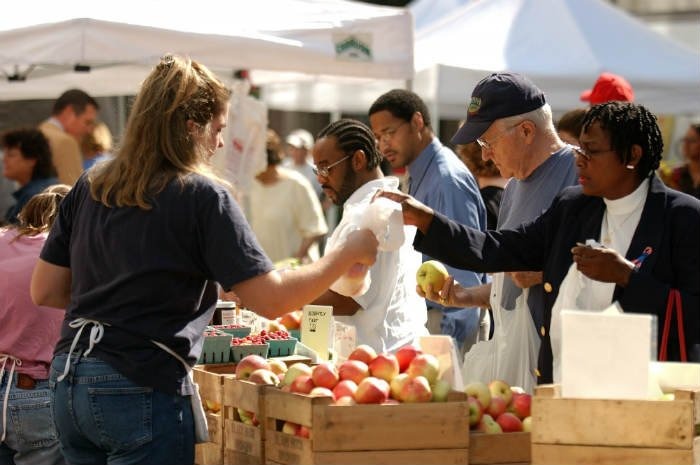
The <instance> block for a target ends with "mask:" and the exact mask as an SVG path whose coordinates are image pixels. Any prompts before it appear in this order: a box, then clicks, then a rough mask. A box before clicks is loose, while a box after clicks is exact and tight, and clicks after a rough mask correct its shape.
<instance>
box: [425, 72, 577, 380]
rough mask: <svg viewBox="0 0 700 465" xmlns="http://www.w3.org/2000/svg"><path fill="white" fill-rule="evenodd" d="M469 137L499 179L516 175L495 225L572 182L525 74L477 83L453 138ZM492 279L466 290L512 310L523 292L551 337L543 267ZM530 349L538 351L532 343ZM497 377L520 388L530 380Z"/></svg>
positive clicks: (568, 155) (543, 203) (530, 213)
mask: <svg viewBox="0 0 700 465" xmlns="http://www.w3.org/2000/svg"><path fill="white" fill-rule="evenodd" d="M473 141H476V142H477V143H478V144H479V145H480V146H481V156H482V158H483V159H484V160H489V159H490V160H493V162H494V163H495V164H496V166H497V167H498V169H499V170H500V172H501V175H502V176H503V177H505V178H509V177H512V178H513V179H511V180H510V181H509V182H508V184H507V185H506V188H505V191H504V193H503V199H502V202H501V208H500V211H499V217H498V229H512V228H515V227H517V226H519V225H520V224H522V223H525V222H529V221H531V220H533V219H535V218H537V217H538V216H539V215H540V214H541V213H542V212H543V211H544V210H545V209H547V208H548V207H549V205H550V204H551V202H552V200H553V199H554V196H555V195H556V194H558V193H559V191H561V190H562V189H563V188H564V187H567V186H571V185H575V184H576V183H577V179H578V178H577V174H576V167H575V155H574V152H573V149H572V147H571V146H569V145H566V144H565V143H564V142H562V141H561V139H559V136H558V135H557V131H556V129H555V128H554V124H553V123H552V110H551V108H550V106H549V104H548V103H547V102H546V99H545V95H544V93H543V92H542V91H541V90H540V89H539V88H538V87H537V86H536V85H535V84H533V83H532V82H531V81H530V80H529V79H528V78H527V77H525V76H522V75H519V74H515V73H493V74H491V75H489V76H487V77H485V78H484V79H482V80H481V81H480V82H479V83H478V84H477V85H476V87H474V90H473V91H472V95H471V99H470V100H469V103H468V107H467V119H466V122H465V123H464V124H463V125H462V127H461V128H460V129H459V130H458V131H457V133H456V134H455V135H454V137H453V138H452V142H453V143H455V144H465V143H468V142H473ZM493 283H495V285H494V286H493V290H492V289H491V287H492V285H491V284H486V285H484V286H478V287H472V288H470V291H471V294H472V297H473V299H474V301H473V302H472V303H471V304H472V305H479V306H489V305H490V306H491V308H493V309H494V310H495V309H496V308H495V307H496V306H498V307H499V310H500V311H501V312H503V311H510V310H515V309H516V300H517V298H518V297H519V296H521V295H522V293H523V292H524V291H523V289H527V298H526V299H520V301H521V302H522V301H525V302H527V305H528V308H529V310H530V313H531V315H532V319H533V323H534V328H537V332H538V333H539V335H540V337H541V338H547V337H548V336H549V335H548V328H549V322H548V321H546V320H547V318H546V317H545V315H544V293H548V292H551V291H552V286H551V285H549V284H548V283H546V282H545V283H543V279H542V273H541V272H515V273H506V274H504V275H502V276H498V277H496V276H494V280H493ZM498 283H500V285H498ZM492 291H493V292H492ZM435 297H436V296H435ZM546 346H547V347H548V346H549V344H546ZM522 349H523V351H525V350H526V348H525V347H523V348H522ZM531 353H537V350H536V348H535V349H533V350H532V351H531ZM531 365H532V368H533V374H532V380H531V381H534V374H535V373H537V372H536V371H535V368H536V361H535V360H531ZM499 375H501V376H502V377H503V378H506V379H505V380H506V381H508V382H510V383H513V384H515V385H518V386H525V385H527V384H528V381H529V380H527V379H517V376H516V375H512V377H511V376H509V374H508V373H499Z"/></svg>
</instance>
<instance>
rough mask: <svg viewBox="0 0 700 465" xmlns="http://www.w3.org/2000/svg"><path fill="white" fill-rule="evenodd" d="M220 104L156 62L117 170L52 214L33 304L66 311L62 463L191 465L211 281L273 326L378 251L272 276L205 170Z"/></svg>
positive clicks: (222, 93)
mask: <svg viewBox="0 0 700 465" xmlns="http://www.w3.org/2000/svg"><path fill="white" fill-rule="evenodd" d="M228 99H229V90H228V89H227V88H226V86H224V85H223V84H222V83H221V81H219V80H218V79H217V78H216V77H215V76H214V75H213V74H212V73H211V72H210V71H209V70H208V69H207V68H206V67H204V66H203V65H201V64H199V63H197V62H196V61H193V60H190V59H187V58H182V57H178V56H173V55H168V56H166V57H164V58H163V59H161V61H160V63H159V64H158V65H157V66H156V67H155V69H154V70H153V71H152V72H151V74H150V75H149V76H148V77H147V79H146V80H145V81H144V83H143V85H142V87H141V91H140V92H139V95H138V96H137V98H136V101H135V102H134V106H133V108H132V110H131V114H130V115H129V120H128V123H127V126H126V131H125V134H124V137H123V139H122V144H121V148H120V149H119V150H118V151H117V153H116V154H115V157H114V159H112V160H109V161H106V162H104V163H102V164H99V165H96V166H95V167H94V168H93V169H92V170H90V171H89V172H88V173H87V174H86V175H83V177H82V178H81V179H80V180H79V181H78V182H77V183H76V186H75V187H74V189H73V190H72V191H71V193H70V195H69V196H68V197H67V198H66V201H65V203H64V205H62V207H61V211H60V214H59V217H58V220H57V221H56V223H55V225H54V227H53V229H52V231H51V234H50V236H49V239H48V240H47V242H46V246H45V247H44V250H43V251H42V254H41V259H40V260H39V263H38V265H37V267H36V270H35V272H34V279H33V281H32V297H33V299H34V301H35V302H37V303H41V304H44V305H53V306H57V307H64V308H66V318H65V320H64V322H63V326H62V332H61V338H60V340H59V341H58V344H57V345H56V350H55V356H54V360H53V364H52V366H51V373H50V382H51V383H52V385H53V386H55V387H54V392H53V410H54V419H55V422H56V427H57V429H58V433H59V438H60V441H61V446H62V450H63V453H64V454H65V456H66V458H67V460H68V461H69V462H74V463H109V462H112V461H114V460H116V459H118V460H119V463H120V464H123V465H128V464H155V463H167V464H173V465H175V464H191V463H193V461H194V443H195V434H194V423H193V414H192V407H191V404H190V395H191V394H192V393H193V386H192V383H191V382H190V380H189V378H188V376H187V373H188V371H189V369H190V367H191V366H192V365H194V364H195V362H196V360H197V359H198V357H199V355H200V352H201V350H202V340H203V331H204V329H205V326H206V325H207V323H208V322H209V320H210V319H211V317H212V314H213V312H214V310H215V306H216V300H217V292H216V285H215V284H216V283H219V284H220V285H221V287H222V288H223V289H224V290H226V291H228V290H232V291H233V292H235V293H236V294H237V295H238V296H240V298H241V299H242V300H243V301H244V302H246V305H247V306H248V307H249V308H251V309H252V310H254V311H256V312H258V313H259V314H261V315H263V316H265V317H268V318H273V317H276V316H278V315H281V314H283V313H285V312H287V311H290V310H292V309H295V308H299V307H301V306H302V305H304V304H306V303H308V302H310V301H312V300H313V299H314V298H315V297H317V296H319V295H320V294H321V293H322V292H323V291H325V289H327V288H328V287H329V286H330V285H331V284H332V283H333V282H334V281H335V280H336V279H337V278H338V277H340V276H341V275H342V274H343V273H344V272H345V271H347V270H348V269H349V268H350V267H351V266H352V265H353V264H354V263H355V262H359V263H365V264H371V263H373V262H374V259H375V255H376V245H377V242H376V240H375V239H374V237H373V236H372V235H371V233H369V232H367V231H359V232H357V233H356V234H355V235H354V236H353V237H351V238H349V240H348V242H347V243H346V247H345V248H343V249H342V250H339V251H337V253H334V254H329V255H328V256H326V257H324V258H323V259H321V260H319V261H318V262H315V263H313V264H311V265H309V266H306V267H302V268H299V269H297V270H295V271H293V272H287V273H284V274H280V273H278V272H276V271H275V270H274V269H273V266H272V263H271V262H270V260H269V259H268V257H267V256H265V254H264V252H263V251H262V249H261V248H260V245H259V244H258V242H257V240H256V239H255V236H254V235H253V233H252V232H251V230H250V227H249V226H248V224H247V222H246V221H245V219H244V216H243V214H242V212H241V210H240V208H239V207H238V205H237V204H236V202H235V201H234V200H233V198H232V197H231V195H230V194H229V188H228V186H227V185H226V184H225V183H224V182H223V181H221V180H220V179H218V178H217V177H216V176H215V175H213V174H212V171H211V169H210V165H209V159H210V157H211V156H212V155H213V154H214V152H215V150H216V149H218V148H220V147H222V146H223V137H222V129H223V128H224V127H225V125H226V121H227V119H228V107H229V105H228ZM86 327H88V328H86ZM86 329H89V331H87V330H86Z"/></svg>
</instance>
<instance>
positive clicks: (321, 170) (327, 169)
mask: <svg viewBox="0 0 700 465" xmlns="http://www.w3.org/2000/svg"><path fill="white" fill-rule="evenodd" d="M351 156H352V155H345V156H344V157H343V158H341V159H340V160H338V161H336V162H333V163H331V164H330V165H328V166H314V167H312V168H311V169H312V170H313V172H314V174H315V175H316V176H321V177H323V178H327V177H328V175H330V174H331V168H333V167H334V166H335V165H337V164H339V163H342V162H344V161H345V160H347V159H348V158H350V157H351Z"/></svg>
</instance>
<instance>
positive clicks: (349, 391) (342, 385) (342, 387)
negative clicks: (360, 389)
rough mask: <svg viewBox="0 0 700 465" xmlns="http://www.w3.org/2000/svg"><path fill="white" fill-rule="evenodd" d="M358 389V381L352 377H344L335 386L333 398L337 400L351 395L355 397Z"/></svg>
mask: <svg viewBox="0 0 700 465" xmlns="http://www.w3.org/2000/svg"><path fill="white" fill-rule="evenodd" d="M356 391H357V383H356V382H355V381H353V380H350V379H344V380H341V381H338V384H336V385H335V387H334V388H333V398H334V399H335V400H338V399H340V398H341V397H351V398H352V399H354V398H355V392H356Z"/></svg>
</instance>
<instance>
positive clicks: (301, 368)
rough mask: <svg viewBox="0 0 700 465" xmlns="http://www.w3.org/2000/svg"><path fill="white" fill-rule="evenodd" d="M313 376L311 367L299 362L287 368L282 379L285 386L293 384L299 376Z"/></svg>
mask: <svg viewBox="0 0 700 465" xmlns="http://www.w3.org/2000/svg"><path fill="white" fill-rule="evenodd" d="M300 375H306V376H311V367H310V366H309V365H307V364H306V363H301V362H297V363H295V364H293V365H292V366H290V367H289V368H288V369H287V372H286V373H285V374H284V379H282V385H283V386H291V385H292V383H293V382H294V380H295V379H296V377H297V376H300Z"/></svg>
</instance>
